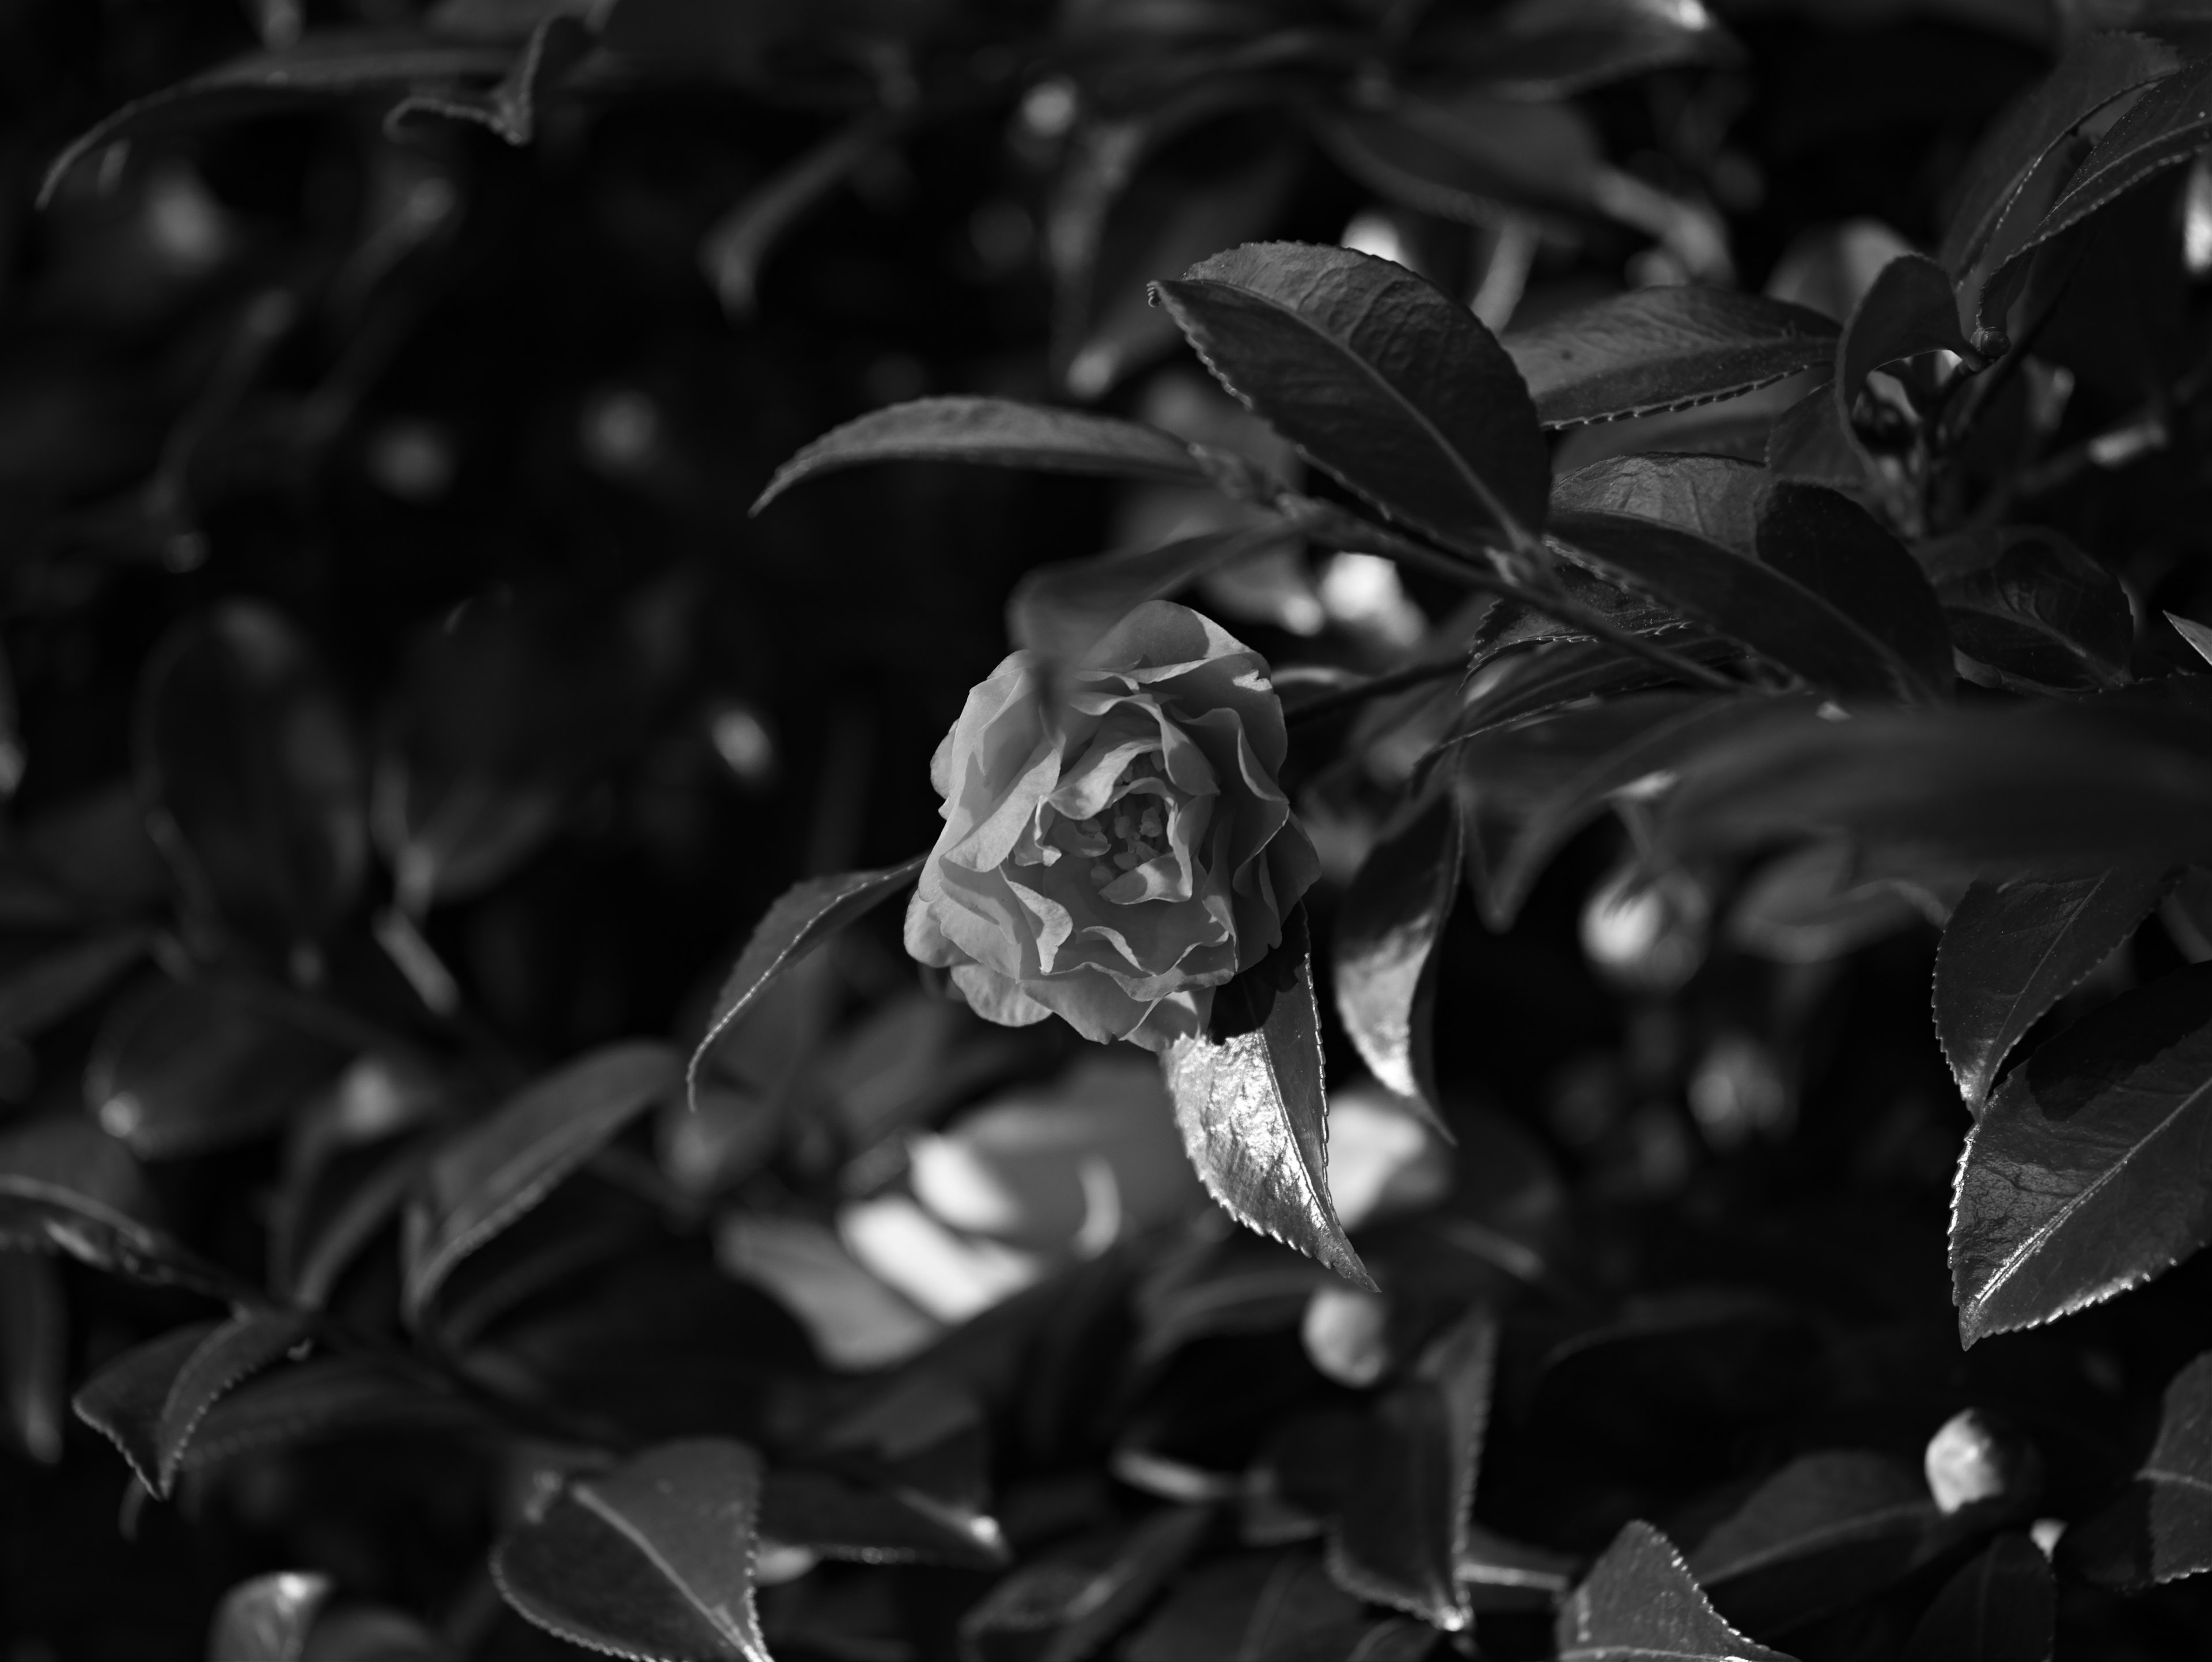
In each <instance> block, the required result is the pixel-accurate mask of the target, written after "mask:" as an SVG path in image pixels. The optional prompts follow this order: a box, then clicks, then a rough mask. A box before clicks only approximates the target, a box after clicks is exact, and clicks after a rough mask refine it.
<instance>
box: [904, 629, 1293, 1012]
mask: <svg viewBox="0 0 2212 1662" xmlns="http://www.w3.org/2000/svg"><path fill="white" fill-rule="evenodd" d="M1285 748H1286V741H1285V737H1284V733H1283V710H1282V705H1281V703H1280V702H1279V700H1278V699H1277V698H1276V697H1275V692H1274V689H1273V686H1271V685H1269V683H1268V679H1267V663H1266V661H1265V660H1263V659H1262V658H1261V656H1260V655H1259V654H1257V653H1255V652H1254V651H1253V650H1252V649H1251V648H1249V647H1247V646H1245V645H1243V643H1242V642H1238V641H1237V640H1235V639H1233V638H1232V637H1231V636H1229V635H1228V634H1227V633H1226V632H1225V631H1224V630H1222V629H1221V628H1220V627H1219V626H1218V625H1217V624H1213V623H1212V622H1210V621H1209V620H1207V619H1206V618H1202V617H1200V615H1199V614H1198V613H1197V612H1193V611H1191V610H1189V609H1188V607H1186V606H1176V605H1173V604H1171V603H1170V602H1168V601H1164V600H1154V601H1150V602H1147V603H1146V605H1144V606H1139V607H1138V608H1137V609H1136V610H1135V611H1134V612H1131V613H1130V614H1129V615H1128V616H1127V618H1123V619H1122V620H1121V623H1120V624H1116V625H1115V628H1114V630H1113V631H1112V632H1111V633H1110V634H1109V635H1108V636H1106V637H1105V639H1103V641H1101V642H1098V644H1097V646H1096V647H1094V648H1092V649H1091V653H1090V654H1089V655H1088V656H1087V657H1086V658H1085V660H1084V661H1083V662H1082V664H1080V665H1079V666H1078V667H1075V668H1073V669H1072V670H1069V671H1066V672H1065V673H1063V675H1062V678H1061V680H1060V685H1058V687H1057V689H1056V691H1055V696H1054V697H1052V698H1051V699H1050V700H1049V702H1048V697H1047V692H1046V679H1045V668H1044V666H1043V664H1042V661H1040V660H1038V659H1037V658H1036V655H1035V654H1030V653H1028V652H1017V653H1015V654H1012V656H1010V657H1008V658H1007V659H1006V661H1004V662H1003V663H1001V664H1000V666H999V667H998V668H997V669H996V670H995V671H994V672H993V673H992V675H991V678H990V679H988V680H987V681H985V682H984V683H983V684H982V685H981V686H979V687H977V688H975V690H974V691H972V692H970V693H969V695H968V703H967V707H966V708H965V709H963V710H962V711H961V713H960V720H959V721H958V722H957V724H956V725H955V726H954V728H953V729H952V731H951V733H950V734H947V735H946V736H945V742H944V743H943V744H942V745H940V746H939V747H938V751H937V756H936V759H935V760H934V761H933V763H932V764H931V767H930V777H931V781H932V782H933V783H934V784H935V785H936V787H937V790H938V794H939V795H941V796H943V797H944V798H945V807H944V808H943V809H942V810H941V812H942V813H943V814H944V818H945V829H944V831H942V832H941V833H940V834H939V837H938V839H937V846H936V847H935V848H933V849H931V850H930V855H929V859H928V861H927V864H926V865H925V866H924V867H923V868H922V873H921V882H920V884H919V886H917V887H916V889H915V896H914V899H913V902H912V904H910V905H909V906H908V910H907V917H906V943H907V950H908V952H910V953H913V954H914V956H915V957H916V958H918V959H921V961H922V962H923V963H925V964H933V965H940V966H945V967H949V968H950V969H951V972H952V983H953V985H954V986H955V987H957V988H958V989H959V990H960V993H961V995H962V996H963V997H964V998H965V999H966V1000H967V1001H968V1002H969V1005H970V1006H972V1007H973V1008H975V1011H976V1012H977V1013H978V1014H981V1015H983V1016H986V1017H987V1018H988V1019H990V1020H993V1021H997V1022H1001V1023H1004V1024H1005V1025H1006V1026H1026V1025H1027V1024H1029V1023H1030V1022H1034V1021H1042V1020H1044V1019H1045V1017H1047V1016H1048V1015H1058V1016H1060V1017H1061V1018H1063V1019H1064V1020H1066V1021H1067V1022H1068V1024H1069V1025H1070V1026H1073V1027H1074V1028H1075V1029H1076V1031H1077V1032H1080V1033H1082V1034H1083V1035H1084V1036H1085V1038H1092V1039H1097V1040H1100V1041H1102V1042H1103V1041H1106V1040H1111V1039H1117V1038H1127V1039H1131V1040H1133V1041H1135V1042H1136V1043H1137V1044H1142V1045H1145V1046H1146V1047H1147V1048H1149V1049H1152V1050H1166V1049H1167V1048H1168V1047H1169V1046H1170V1045H1171V1044H1173V1043H1174V1042H1175V1041H1176V1039H1178V1038H1183V1037H1186V1036H1188V1035H1191V1034H1194V1033H1196V1032H1199V1031H1200V1030H1201V1029H1202V1028H1203V1027H1204V1026H1205V1024H1206V1017H1207V1015H1208V1014H1210V1013H1211V1011H1212V1002H1213V989H1215V988H1216V987H1218V986H1219V985H1220V984H1221V983H1223V982H1225V981H1227V980H1228V979H1229V978H1230V977H1232V976H1234V975H1236V974H1237V973H1238V972H1239V971H1243V970H1248V969H1249V968H1251V967H1252V965H1254V964H1255V963H1257V962H1258V961H1259V960H1260V959H1261V958H1262V957H1264V956H1265V955H1266V954H1267V952H1268V951H1269V950H1270V949H1272V948H1273V947H1275V946H1276V945H1277V944H1278V943H1279V941H1281V939H1282V924H1283V917H1284V915H1285V913H1286V912H1288V911H1289V910H1290V909H1291V907H1292V906H1294V905H1296V904H1297V901H1298V898H1299V897H1300V896H1302V895H1304V893H1305V892H1306V890H1307V889H1308V888H1309V887H1310V886H1312V884H1313V881H1314V879H1315V877H1316V874H1318V872H1319V864H1318V862H1317V861H1316V859H1315V856H1314V850H1313V844H1312V843H1310V842H1309V841H1308V840H1307V837H1306V834H1305V832H1304V830H1303V829H1302V828H1301V827H1300V826H1299V825H1298V823H1297V820H1296V819H1292V818H1291V808H1290V803H1289V801H1287V800H1286V799H1285V797H1284V795H1283V793H1282V790H1281V788H1279V786H1278V785H1277V784H1276V782H1275V775H1276V773H1277V772H1278V770H1279V769H1280V768H1281V767H1282V764H1283V755H1284V752H1285Z"/></svg>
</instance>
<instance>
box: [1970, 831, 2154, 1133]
mask: <svg viewBox="0 0 2212 1662" xmlns="http://www.w3.org/2000/svg"><path fill="white" fill-rule="evenodd" d="M2170 881H2171V874H2170V873H2169V871H2168V870H2167V868H2166V867H2164V866H2163V865H2160V864H2136V865H2118V866H2113V867H2111V868H2107V869H2106V870H2104V871H2101V872H2098V873H2096V874H2093V875H2091V876H2086V877H2057V878H2045V877H2036V876H2021V877H2015V878H2012V879H2009V880H2005V881H2003V882H1991V881H1990V880H1987V879H1984V880H1982V881H1980V882H1978V883H1976V884H1974V885H1973V886H1972V887H1971V888H1969V889H1968V890H1967V891H1966V893H1965V894H1964V895H1963V896H1961V897H1960V900H1959V904H1958V905H1957V906H1956V907H1954V909H1953V910H1952V912H1951V919H1950V922H1948V924H1946V925H1945V926H1944V929H1943V941H1942V946H1941V947H1939V948H1938V949H1937V951H1936V995H1935V1008H1936V1038H1937V1039H1938V1040H1939V1041H1940V1042H1941V1043H1942V1046H1943V1056H1944V1059H1945V1060H1946V1061H1948V1062H1949V1063H1950V1064H1951V1073H1952V1076H1953V1077H1954V1078H1955V1079H1956V1080H1957V1081H1959V1093H1960V1095H1961V1096H1963V1097H1964V1098H1965V1099H1966V1106H1967V1108H1968V1110H1969V1111H1972V1112H1974V1113H1976V1114H1978V1113H1979V1112H1980V1111H1981V1108H1982V1104H1983V1102H1984V1099H1987V1097H1988V1096H1989V1093H1990V1086H1991V1085H1992V1084H1994V1083H1995V1082H1996V1075H1997V1069H1998V1068H2002V1066H2003V1065H2004V1060H2005V1057H2006V1056H2008V1055H2010V1054H2011V1052H2012V1049H2013V1047H2014V1046H2015V1045H2016V1044H2019V1043H2020V1041H2021V1039H2022V1038H2026V1037H2027V1032H2028V1030H2029V1029H2030V1028H2031V1027H2033V1026H2035V1024H2036V1023H2037V1022H2038V1021H2040V1020H2042V1019H2043V1018H2044V1017H2045V1015H2046V1014H2049V1013H2050V1012H2051V1008H2053V1007H2054V1006H2056V1005H2057V1002H2058V1001H2059V1000H2060V999H2062V998H2063V997H2064V996H2065V995H2067V994H2068V993H2069V992H2071V991H2072V990H2073V989H2075V987H2076V986H2078V985H2080V984H2081V980H2082V978H2083V977H2085V976H2087V974H2088V973H2089V972H2090V971H2092V970H2094V969H2095V968H2096V967H2097V966H2098V965H2100V964H2101V963H2103V962H2104V961H2105V959H2106V958H2108V957H2110V956H2111V955H2112V953H2113V952H2114V951H2116V950H2117V949H2118V947H2119V946H2120V944H2121V943H2122V942H2123V941H2126V940H2127V938H2128V937H2129V936H2130V934H2134V933H2135V928H2136V924H2138V923H2140V922H2142V919H2143V916H2144V914H2146V913H2147V912H2148V911H2149V910H2150V909H2151V908H2152V907H2153V906H2155V905H2156V904H2158V898H2159V896H2160V895H2161V894H2162V893H2164V892H2165V891H2166V886H2167V885H2168V883H2169V882H2170Z"/></svg>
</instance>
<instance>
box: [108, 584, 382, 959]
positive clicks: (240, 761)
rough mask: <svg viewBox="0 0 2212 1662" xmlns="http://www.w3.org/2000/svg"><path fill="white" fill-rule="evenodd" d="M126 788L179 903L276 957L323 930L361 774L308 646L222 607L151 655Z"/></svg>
mask: <svg viewBox="0 0 2212 1662" xmlns="http://www.w3.org/2000/svg"><path fill="white" fill-rule="evenodd" d="M138 775H139V782H140V788H141V790H142V792H143V794H144V797H145V800H146V801H147V802H148V803H149V805H151V807H152V809H153V818H152V819H151V820H150V822H149V823H150V824H151V825H152V826H153V829H154V831H155V840H156V841H157V842H158V843H160V844H161V851H162V852H163V853H164V854H165V855H167V856H168V858H169V861H170V863H171V864H172V865H173V866H174V867H175V868H176V869H177V876H178V880H179V883H180V884H181V885H182V886H183V887H184V889H185V893H186V894H187V895H188V896H190V897H191V898H193V899H194V900H195V901H197V902H198V903H199V904H204V905H206V906H209V907H210V908H212V909H213V910H215V911H216V913H217V914H219V915H220V916H222V918H223V919H224V920H225V921H227V922H229V923H231V924H233V925H234V926H235V927H237V928H241V929H244V930H246V931H247V932H248V933H249V934H253V935H256V936H258V938H260V939H261V940H263V941H265V942H267V943H269V944H271V945H273V946H275V947H276V948H278V949H279V950H280V951H289V950H296V949H297V948H298V947H300V946H301V945H303V944H304V943H307V942H311V941H314V940H316V939H318V938H319V937H321V936H322V935H324V934H327V933H328V932H329V931H330V929H331V928H332V927H333V926H335V925H336V924H337V922H339V921H340V920H342V919H343V917H344V916H345V915H346V913H347V912H348V911H349V910H351V909H352V907H353V904H354V902H355V900H356V898H357V897H358V896H359V894H360V892H361V884H362V877H363V876H364V875H365V874H366V873H367V870H368V834H367V831H366V829H365V827H364V826H363V825H362V764H361V758H360V753H359V751H358V749H357V747H356V744H355V742H354V738H353V734H352V731H351V729H350V727H349V723H348V721H347V719H346V715H345V712H344V711H343V709H341V708H340V706H339V705H338V703H337V700H336V699H335V698H334V697H332V696H331V692H330V691H329V689H328V688H327V687H326V686H325V684H324V682H323V679H322V675H321V673H320V670H319V667H318V666H317V665H316V663H315V661H314V658H313V650H312V648H310V647H309V646H308V644H307V641H306V640H305V639H303V638H302V637H301V636H300V634H299V633H298V632H297V631H296V630H294V629H293V627H292V625H291V624H289V623H288V622H286V621H285V620H284V619H283V618H282V617H280V616H279V615H278V614H277V613H276V612H273V611H271V610H270V609H269V608H268V607H266V606H261V605H259V604H258V603H255V602H252V601H242V600H241V601H231V602H228V603H227V604H225V605H223V606H219V607H217V608H216V610H214V611H213V612H207V613H204V614H202V615H201V616H199V617H197V618H191V619H189V620H187V621H186V622H185V623H183V624H179V626H178V627H177V628H176V629H174V630H172V631H171V632H170V633H169V635H168V636H167V637H165V638H164V640H163V641H162V642H161V645H160V646H158V647H156V648H155V651H154V655H153V656H152V658H151V659H150V660H149V661H148V663H147V667H146V670H145V673H144V675H143V679H142V681H141V684H140V691H139V703H138Z"/></svg>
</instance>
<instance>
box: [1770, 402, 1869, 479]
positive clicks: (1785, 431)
mask: <svg viewBox="0 0 2212 1662" xmlns="http://www.w3.org/2000/svg"><path fill="white" fill-rule="evenodd" d="M1763 454H1764V460H1765V463H1766V468H1767V471H1768V472H1771V473H1772V474H1773V475H1774V477H1775V478H1778V479H1790V480H1792V481H1794V482H1796V484H1824V485H1826V486H1827V487H1828V489H1829V490H1840V491H1843V492H1844V493H1845V494H1846V495H1847V496H1851V497H1852V498H1853V499H1854V500H1856V501H1863V500H1865V498H1866V496H1867V493H1868V490H1869V485H1870V484H1871V483H1872V480H1871V475H1870V472H1869V464H1868V461H1867V458H1866V457H1865V456H1864V455H1863V454H1862V453H1861V451H1860V449H1859V447H1858V446H1857V444H1856V443H1854V442H1853V441H1852V434H1851V429H1850V426H1849V425H1848V424H1847V423H1845V422H1844V418H1843V417H1841V416H1840V415H1838V413H1837V412H1836V392H1835V380H1834V378H1833V377H1832V376H1829V377H1823V378H1822V379H1821V380H1820V381H1819V382H1818V383H1817V384H1816V385H1815V386H1814V388H1813V390H1812V391H1811V392H1809V393H1806V394H1805V396H1804V397H1803V398H1802V399H1798V400H1797V402H1796V403H1795V404H1793V405H1790V407H1789V408H1788V409H1787V410H1785V411H1783V412H1782V413H1781V414H1780V415H1778V416H1777V417H1775V418H1774V424H1773V425H1772V426H1771V427H1770V428H1769V429H1767V434H1766V447H1765V452H1764V453H1763Z"/></svg>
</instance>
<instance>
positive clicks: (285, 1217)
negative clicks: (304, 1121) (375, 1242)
mask: <svg viewBox="0 0 2212 1662" xmlns="http://www.w3.org/2000/svg"><path fill="white" fill-rule="evenodd" d="M424 1152H425V1151H424V1149H423V1148H422V1145H421V1143H419V1142H410V1143H402V1144H399V1145H398V1146H396V1147H395V1146H393V1145H392V1144H391V1143H380V1144H379V1145H378V1146H376V1147H374V1148H366V1149H347V1150H344V1151H343V1152H341V1153H339V1154H334V1155H333V1156H331V1158H330V1159H329V1160H325V1161H324V1162H323V1163H322V1164H320V1165H319V1166H317V1167H316V1168H314V1169H313V1171H312V1172H307V1173H305V1174H302V1175H301V1176H300V1177H297V1178H292V1179H289V1180H288V1184H287V1189H286V1193H285V1195H284V1196H283V1202H282V1204H281V1207H280V1209H279V1210H278V1212H277V1215H276V1219H275V1220H274V1222H273V1226H272V1227H271V1229H270V1250H269V1261H270V1271H269V1278H270V1290H271V1291H273V1292H276V1293H278V1294H281V1295H283V1297H285V1298H287V1299H289V1300H290V1301H291V1302H293V1303H295V1304H297V1305H301V1306H304V1307H306V1308H307V1309H310V1310H315V1309H320V1308H321V1307H322V1306H324V1305H325V1304H326V1303H328V1302H329V1300H330V1296H331V1291H332V1289H334V1288H336V1287H337V1281H338V1277H339V1276H340V1275H342V1274H343V1273H344V1271H345V1269H346V1268H347V1267H348V1266H349V1264H351V1263H353V1261H354V1260H355V1259H356V1257H359V1256H360V1254H361V1251H362V1248H363V1247H365V1246H367V1245H368V1243H369V1242H370V1240H372V1239H374V1237H375V1235H376V1233H377V1232H378V1231H379V1230H380V1229H382V1228H383V1227H384V1226H385V1225H386V1223H388V1222H390V1221H391V1220H392V1218H393V1217H395V1216H396V1215H398V1212H399V1208H400V1207H401V1205H402V1204H403V1203H404V1202H405V1200H406V1198H407V1196H408V1194H409V1192H410V1190H412V1189H413V1188H414V1187H415V1185H416V1181H417V1174H418V1172H420V1170H421V1168H422V1160H423V1154H424Z"/></svg>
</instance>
